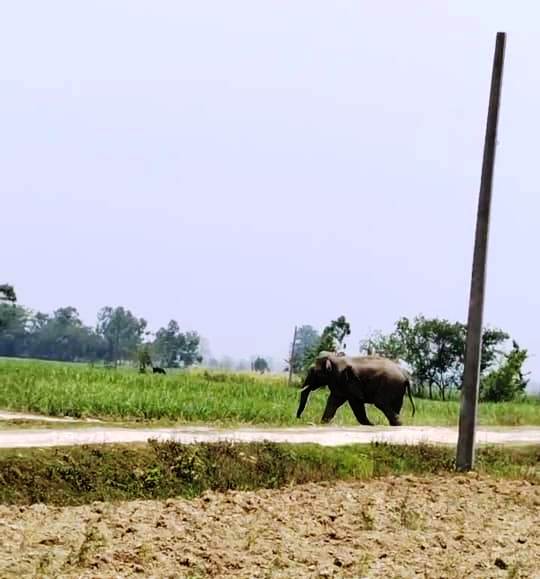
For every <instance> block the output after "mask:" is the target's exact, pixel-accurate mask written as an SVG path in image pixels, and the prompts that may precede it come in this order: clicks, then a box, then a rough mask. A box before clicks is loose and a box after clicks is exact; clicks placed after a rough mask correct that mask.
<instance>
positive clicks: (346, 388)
mask: <svg viewBox="0 0 540 579" xmlns="http://www.w3.org/2000/svg"><path fill="white" fill-rule="evenodd" d="M410 382H411V377H410V375H409V373H408V372H407V371H406V370H405V369H404V368H402V367H401V366H400V365H399V364H398V363H397V362H395V361H393V360H390V359H389V358H383V357H381V356H343V355H338V354H335V353H334V352H321V353H320V354H319V355H318V356H317V358H316V360H315V364H314V365H313V366H312V367H311V368H310V369H309V370H308V373H307V376H306V378H305V380H304V383H303V385H302V390H301V393H300V403H299V405H298V410H297V412H296V417H297V418H300V416H301V415H302V412H303V411H304V408H305V407H306V403H307V400H308V397H309V394H310V392H312V391H313V390H317V389H318V388H321V387H322V386H328V387H329V389H330V396H329V397H328V400H327V402H326V408H325V409H324V413H323V415H322V418H321V422H322V423H323V424H327V423H328V422H330V421H331V420H332V418H334V416H335V414H336V411H337V410H338V408H339V407H340V406H342V405H343V404H345V402H348V403H349V405H350V407H351V409H352V411H353V413H354V416H355V417H356V419H357V420H358V422H359V423H360V424H363V425H366V426H373V424H372V423H371V422H370V420H369V418H368V417H367V415H366V409H365V406H364V405H365V404H374V405H375V406H376V407H377V408H378V409H379V410H381V411H382V412H383V414H384V415H385V416H386V418H387V420H388V422H389V423H390V425H391V426H400V425H401V421H400V419H399V413H400V412H401V407H402V405H403V397H404V396H405V392H407V394H408V395H409V400H410V401H411V405H412V415H413V416H414V415H415V412H416V408H415V406H414V401H413V398H412V394H411V384H410Z"/></svg>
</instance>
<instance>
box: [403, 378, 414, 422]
mask: <svg viewBox="0 0 540 579" xmlns="http://www.w3.org/2000/svg"><path fill="white" fill-rule="evenodd" d="M405 386H406V388H407V394H408V395H409V400H410V401H411V406H412V415H413V416H414V415H415V413H416V408H415V406H414V400H413V397H412V392H411V380H410V378H407V381H406V382H405Z"/></svg>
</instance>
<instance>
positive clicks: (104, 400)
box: [0, 359, 540, 426]
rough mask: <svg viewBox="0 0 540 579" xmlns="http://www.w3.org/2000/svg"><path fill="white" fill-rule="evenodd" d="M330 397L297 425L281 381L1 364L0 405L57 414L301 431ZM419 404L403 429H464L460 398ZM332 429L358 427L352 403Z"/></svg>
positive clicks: (500, 417)
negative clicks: (408, 426) (459, 423)
mask: <svg viewBox="0 0 540 579" xmlns="http://www.w3.org/2000/svg"><path fill="white" fill-rule="evenodd" d="M327 396H328V393H327V391H325V390H320V391H318V392H314V393H313V394H312V395H311V398H310V402H309V404H308V406H307V408H306V410H305V412H304V415H303V416H302V418H301V419H300V420H297V419H296V418H295V413H296V408H297V404H298V389H297V388H295V387H289V386H287V383H286V379H285V378H283V377H281V376H259V375H255V374H247V373H246V374H234V373H215V372H205V371H193V372H175V373H171V374H168V375H166V376H159V375H151V374H138V373H136V372H135V371H133V370H131V371H130V370H120V369H119V370H106V369H103V368H90V367H88V366H85V365H81V364H58V363H49V362H39V361H29V360H25V361H20V360H7V359H2V360H0V408H2V409H9V410H18V411H30V412H38V413H43V414H48V415H52V416H72V417H97V418H102V419H111V420H119V419H121V420H165V421H172V422H185V423H189V422H191V423H215V424H241V423H244V424H260V425H264V424H266V425H289V426H301V425H303V424H306V423H308V422H319V421H320V417H321V414H322V411H323V408H324V405H325V403H326V398H327ZM415 404H416V416H415V417H414V418H412V416H411V406H410V403H409V401H408V400H407V399H406V400H405V402H404V405H403V410H402V412H401V417H402V420H403V423H404V424H412V425H456V424H457V421H458V415H459V402H457V401H450V402H441V401H434V400H422V399H415ZM367 412H368V415H369V417H370V419H371V420H372V422H374V423H376V424H387V422H386V419H385V418H384V416H383V415H382V414H381V413H380V412H379V411H378V410H377V409H376V408H375V407H373V406H370V405H368V406H367ZM479 418H480V423H481V424H484V425H501V426H505V425H508V426H510V425H540V402H539V400H538V399H532V398H531V399H529V400H527V401H525V402H511V403H499V404H495V403H486V404H481V405H480V408H479ZM333 424H337V425H354V424H357V422H356V420H355V418H354V416H353V415H352V412H351V411H350V409H349V407H348V406H347V405H345V406H343V407H342V408H341V409H340V410H339V411H338V414H337V415H336V417H335V419H334V421H333Z"/></svg>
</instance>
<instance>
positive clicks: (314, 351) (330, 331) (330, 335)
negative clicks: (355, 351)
mask: <svg viewBox="0 0 540 579" xmlns="http://www.w3.org/2000/svg"><path fill="white" fill-rule="evenodd" d="M350 333H351V325H350V324H349V322H347V320H346V319H345V316H339V318H337V319H336V320H332V321H331V322H330V323H329V324H328V326H326V327H325V328H324V330H323V331H322V334H321V338H320V340H319V341H318V342H317V344H315V345H314V346H313V347H312V348H311V350H309V351H308V352H307V353H306V355H305V357H304V368H303V369H304V370H306V369H307V368H308V367H309V366H311V364H313V362H314V360H315V358H316V357H317V355H318V354H319V353H320V352H339V351H340V350H342V349H345V348H346V345H345V344H344V340H345V338H346V337H347V336H349V335H350Z"/></svg>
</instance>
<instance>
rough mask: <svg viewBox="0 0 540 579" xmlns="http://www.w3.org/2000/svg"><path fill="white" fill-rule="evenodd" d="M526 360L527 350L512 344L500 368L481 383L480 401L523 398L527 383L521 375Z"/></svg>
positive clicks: (505, 400) (506, 400)
mask: <svg viewBox="0 0 540 579" xmlns="http://www.w3.org/2000/svg"><path fill="white" fill-rule="evenodd" d="M526 359H527V350H522V349H521V348H520V347H519V346H518V345H517V344H516V342H514V344H513V347H512V350H511V352H510V353H509V354H508V355H507V356H506V358H505V360H504V362H503V363H502V364H501V366H500V367H499V368H497V369H496V370H493V371H492V372H490V373H489V374H488V375H487V376H486V377H485V378H484V379H483V380H482V381H481V384H480V399H481V400H482V401H484V402H508V401H510V400H517V399H520V398H523V397H524V396H525V388H526V387H527V382H528V380H526V379H525V378H524V376H523V373H522V366H523V363H524V362H525V360H526Z"/></svg>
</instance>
